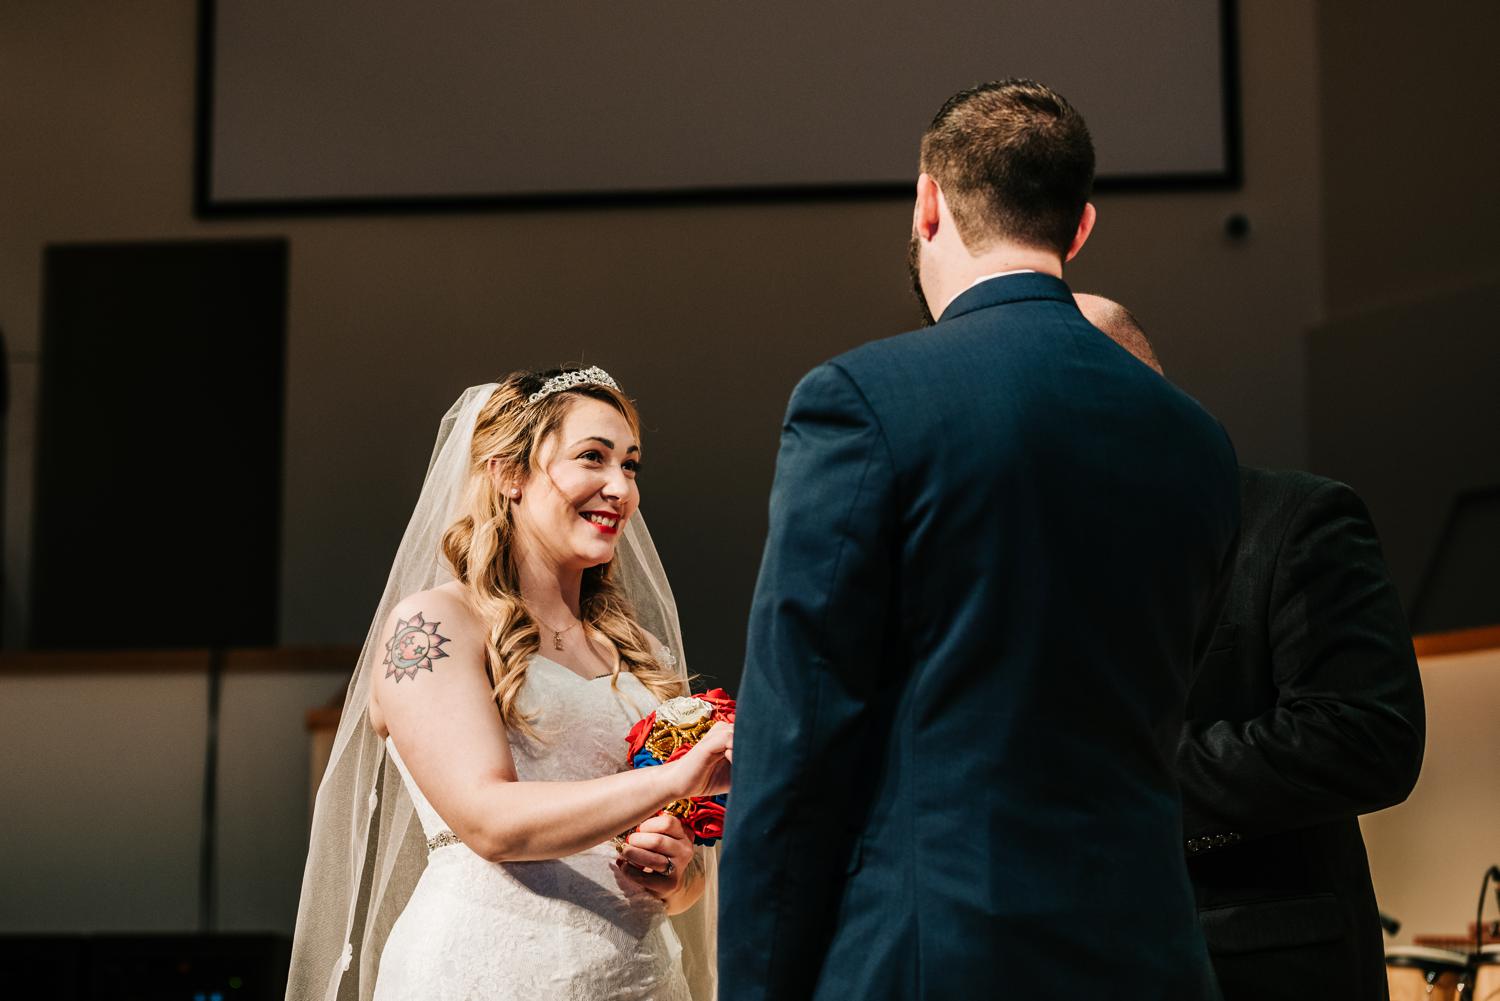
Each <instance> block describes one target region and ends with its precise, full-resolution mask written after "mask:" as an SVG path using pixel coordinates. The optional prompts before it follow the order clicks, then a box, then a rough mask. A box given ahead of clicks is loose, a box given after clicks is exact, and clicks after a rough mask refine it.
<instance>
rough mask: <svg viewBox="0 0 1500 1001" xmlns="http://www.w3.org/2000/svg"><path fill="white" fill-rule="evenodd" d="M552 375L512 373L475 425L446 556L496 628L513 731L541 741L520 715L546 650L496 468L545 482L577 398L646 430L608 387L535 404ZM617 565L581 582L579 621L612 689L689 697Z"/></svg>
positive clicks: (494, 641) (496, 657) (493, 676)
mask: <svg viewBox="0 0 1500 1001" xmlns="http://www.w3.org/2000/svg"><path fill="white" fill-rule="evenodd" d="M557 374H559V372H558V371H551V372H513V373H511V374H510V375H509V376H507V377H506V378H505V380H504V381H503V382H502V383H501V384H500V387H499V388H498V389H496V390H495V391H494V393H493V394H492V395H491V396H490V398H489V401H488V402H487V403H485V404H484V406H483V408H482V409H481V410H480V412H479V417H478V420H477V421H476V423H475V425H474V438H473V446H472V448H471V449H470V453H469V474H468V481H467V483H466V484H465V486H464V493H463V500H462V504H461V510H462V511H463V514H462V515H461V516H460V517H459V518H458V520H457V521H455V522H454V523H453V524H452V525H450V526H449V527H448V529H447V531H446V532H444V533H443V541H442V553H443V557H444V558H445V559H446V560H447V561H448V564H449V565H450V566H451V567H452V568H453V573H454V575H455V576H456V577H457V578H458V580H459V581H460V582H462V584H463V585H464V587H465V590H466V592H467V595H468V599H469V602H470V604H471V605H472V607H473V608H474V610H475V611H476V612H477V613H478V615H479V617H480V620H481V621H483V622H487V623H489V624H490V628H489V635H488V637H486V640H485V660H486V666H487V668H488V671H489V675H490V680H491V682H492V684H493V685H494V692H493V695H494V699H495V702H496V704H497V705H498V706H499V707H500V718H501V719H502V720H503V721H504V723H505V725H506V726H507V727H510V728H514V729H516V730H519V731H520V732H521V733H524V734H526V735H527V736H529V737H532V738H536V737H537V736H538V735H537V733H536V730H535V728H534V727H533V726H532V721H531V720H530V719H529V718H527V717H526V716H525V715H524V714H523V713H522V712H521V711H520V709H519V708H518V707H517V705H516V699H517V698H518V696H519V695H520V692H521V686H522V684H523V683H524V682H525V680H526V670H527V667H528V665H529V664H530V662H531V658H532V655H533V654H535V653H537V652H538V651H539V650H540V649H541V632H540V630H539V629H538V628H537V624H536V621H535V620H534V619H533V618H532V616H531V613H530V611H529V610H528V609H527V607H526V603H525V601H523V600H522V598H521V586H520V574H519V572H518V569H517V561H516V526H515V520H514V516H513V514H512V511H511V499H510V497H509V496H507V495H506V492H505V491H504V490H502V489H500V483H499V480H500V477H499V476H497V475H496V472H495V469H496V467H497V468H498V469H499V470H500V471H502V475H503V472H520V471H529V472H532V473H536V472H540V471H541V468H540V466H539V464H538V453H539V452H540V451H541V447H542V445H543V443H545V442H546V441H547V439H548V438H549V437H551V436H552V435H554V434H556V433H557V432H558V430H559V429H560V428H561V427H562V422H563V419H564V418H565V417H566V416H567V414H568V410H569V409H570V408H571V407H572V406H573V404H574V403H575V402H576V401H577V400H578V398H579V397H586V398H588V399H593V400H598V401H600V402H602V403H606V404H608V405H609V406H611V407H613V408H615V409H616V410H618V411H619V412H620V414H621V416H623V417H624V418H625V420H626V422H627V423H629V425H630V428H631V431H632V433H634V434H635V436H636V437H637V438H639V437H640V427H641V420H640V415H639V414H638V413H637V412H636V409H635V405H634V404H633V403H632V402H631V401H630V399H629V398H628V397H626V396H625V394H623V393H621V392H620V391H619V390H616V389H613V388H611V387H609V386H602V385H592V384H586V385H582V386H577V387H574V388H572V389H567V390H563V391H561V392H556V393H552V394H551V395H549V396H545V397H543V398H541V399H540V400H537V401H536V402H535V403H528V402H527V399H528V397H530V396H531V394H532V393H534V392H536V391H537V390H539V389H540V388H541V387H542V384H543V383H544V382H545V381H546V380H547V379H549V378H551V377H552V376H555V375H557ZM612 568H613V563H601V564H599V565H598V566H593V567H589V568H588V569H587V570H585V571H584V572H583V584H582V587H581V589H580V592H579V613H580V614H579V617H580V618H581V619H582V621H583V630H584V635H585V636H590V637H592V638H594V639H597V640H601V641H603V642H604V644H605V645H606V646H607V647H609V648H610V649H611V650H612V651H613V652H614V654H615V663H614V670H613V677H612V679H611V681H610V684H611V685H614V684H617V683H618V682H619V674H620V672H621V671H622V670H624V671H629V672H630V673H631V674H633V675H635V676H636V678H637V679H638V680H640V682H641V683H642V684H644V685H645V686H646V688H647V690H649V691H650V692H651V693H652V695H654V696H656V697H657V698H659V699H663V700H665V699H669V698H671V697H672V696H674V695H683V694H686V693H685V692H684V690H683V686H682V682H681V680H680V678H679V676H678V675H677V673H676V672H675V671H673V670H672V669H671V666H670V665H666V664H663V663H661V662H660V661H659V660H658V659H657V655H656V653H655V652H654V651H653V650H652V646H653V644H652V643H651V642H650V640H649V639H648V638H647V636H646V634H645V633H644V632H643V631H642V630H641V628H640V627H639V626H638V625H636V623H635V619H634V616H633V615H632V613H631V609H630V605H629V602H628V601H627V600H626V598H625V595H624V593H623V591H622V590H621V588H620V587H619V586H618V584H617V583H616V581H615V579H614V572H613V569H612Z"/></svg>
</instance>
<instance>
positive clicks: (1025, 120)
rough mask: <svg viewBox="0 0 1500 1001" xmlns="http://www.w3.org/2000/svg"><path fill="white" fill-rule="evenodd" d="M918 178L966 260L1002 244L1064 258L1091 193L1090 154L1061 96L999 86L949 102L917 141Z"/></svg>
mask: <svg viewBox="0 0 1500 1001" xmlns="http://www.w3.org/2000/svg"><path fill="white" fill-rule="evenodd" d="M921 168H922V170H923V172H925V173H927V174H930V175H931V176H932V178H933V179H934V180H935V181H937V183H938V186H939V187H941V188H942V190H943V193H944V195H945V196H946V198H947V201H948V209H949V211H950V212H951V213H952V214H953V221H954V224H955V225H956V226H957V227H958V234H959V236H961V237H962V238H963V242H964V245H965V246H967V247H968V248H969V250H970V251H971V252H973V253H978V252H981V251H983V250H985V249H987V248H988V247H989V245H990V244H992V243H995V242H997V241H1001V240H1004V241H1008V242H1012V243H1018V244H1022V245H1025V246H1029V247H1036V248H1041V249H1046V250H1049V251H1054V252H1056V253H1058V254H1059V255H1062V256H1065V255H1066V254H1067V252H1068V248H1069V246H1070V245H1071V243H1072V242H1073V237H1074V235H1075V234H1076V233H1077V232H1078V221H1079V219H1080V218H1081V217H1082V215H1083V211H1084V207H1085V206H1086V205H1087V204H1088V200H1089V194H1090V192H1091V190H1092V188H1093V184H1094V144H1093V140H1091V139H1090V138H1089V130H1088V126H1087V125H1085V124H1084V121H1083V116H1082V115H1080V114H1079V113H1078V112H1077V111H1075V110H1074V109H1073V106H1072V105H1071V104H1069V103H1068V102H1067V100H1065V99H1064V98H1063V97H1062V95H1060V94H1058V93H1057V92H1055V91H1053V90H1052V89H1051V88H1050V87H1047V86H1045V85H1043V84H1040V83H1036V82H1034V81H1032V80H1001V81H998V82H993V83H985V84H980V85H979V86H977V87H971V88H969V89H968V90H963V91H960V92H959V93H957V94H954V95H953V96H952V97H950V98H949V99H948V102H947V103H946V104H944V105H943V107H942V109H941V110H940V111H939V112H938V113H937V115H936V117H934V118H933V120H932V124H931V125H929V126H928V128H927V131H926V133H924V134H923V136H922V160H921Z"/></svg>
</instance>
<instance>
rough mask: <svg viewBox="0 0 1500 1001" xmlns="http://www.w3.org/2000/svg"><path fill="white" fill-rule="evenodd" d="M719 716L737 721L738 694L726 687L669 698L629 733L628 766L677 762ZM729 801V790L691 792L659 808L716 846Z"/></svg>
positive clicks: (702, 842) (705, 842) (697, 839)
mask: <svg viewBox="0 0 1500 1001" xmlns="http://www.w3.org/2000/svg"><path fill="white" fill-rule="evenodd" d="M721 721H722V722H725V723H733V722H734V699H732V698H730V697H729V695H728V694H727V693H726V692H725V691H724V689H722V688H711V689H709V690H708V691H706V692H704V693H703V694H702V695H679V696H678V697H677V698H675V699H668V700H667V701H665V702H663V703H662V704H661V705H659V706H657V707H656V711H655V712H653V713H650V714H649V715H647V716H646V718H645V719H642V720H641V721H640V722H639V723H637V724H636V725H635V726H634V727H632V728H631V730H630V734H629V735H628V736H627V737H626V738H625V742H626V743H627V744H629V745H630V751H629V758H630V767H631V768H649V767H651V766H652V765H663V764H666V763H667V762H668V761H675V760H676V759H678V758H680V757H682V756H683V755H684V754H686V753H687V752H688V749H689V748H691V747H692V746H693V745H694V744H696V743H698V740H699V738H701V737H702V736H703V735H704V734H705V733H707V732H708V730H709V728H710V727H711V726H713V725H714V724H715V723H718V722H721ZM728 801H729V796H728V795H727V794H720V795H718V796H692V797H689V798H688V799H679V800H674V801H673V802H671V803H668V804H667V805H666V806H665V807H664V808H663V809H662V810H660V811H659V813H665V814H670V815H672V816H674V817H676V818H678V819H679V820H681V821H682V824H683V826H684V827H686V828H687V830H688V833H689V834H691V835H692V836H693V844H695V845H704V846H709V845H716V844H718V843H719V839H720V838H721V837H723V836H724V804H725V803H727V802H728Z"/></svg>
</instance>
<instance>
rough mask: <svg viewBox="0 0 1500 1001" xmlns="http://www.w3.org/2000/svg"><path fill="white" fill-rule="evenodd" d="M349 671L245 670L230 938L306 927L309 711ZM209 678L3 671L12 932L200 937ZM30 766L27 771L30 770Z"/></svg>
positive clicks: (224, 912) (224, 821) (226, 888)
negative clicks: (302, 904)
mask: <svg viewBox="0 0 1500 1001" xmlns="http://www.w3.org/2000/svg"><path fill="white" fill-rule="evenodd" d="M345 681H346V677H345V671H344V670H342V669H339V670H331V671H325V670H318V671H307V672H297V671H284V670H232V671H230V672H228V673H227V674H226V675H225V676H224V685H223V690H222V696H221V698H222V703H221V705H222V709H221V713H220V719H219V767H218V786H219V789H218V803H219V809H218V812H217V828H218V836H217V839H216V842H215V844H216V854H217V860H218V867H217V870H216V871H217V873H218V876H217V883H218V906H217V908H216V910H215V913H214V921H215V925H216V927H217V928H218V929H219V930H221V931H265V930H277V931H285V932H290V931H291V928H292V922H293V920H294V919H295V917H296V909H297V894H298V891H299V889H300V887H301V885H302V866H303V861H304V860H305V858H306V855H307V833H308V826H307V825H308V802H309V789H308V785H309V779H308V735H307V732H306V730H305V728H304V726H303V716H304V713H305V711H306V710H307V709H310V708H313V707H315V706H318V705H322V704H323V703H325V702H327V701H328V699H329V698H330V697H331V696H334V695H335V694H340V693H342V691H343V687H344V683H345ZM207 699H208V688H207V682H206V680H205V675H204V674H203V673H202V672H194V671H183V670H180V669H178V670H153V669H151V668H150V667H149V666H148V667H145V668H144V669H142V670H137V671H132V672H130V673H128V674H122V673H121V672H120V671H118V670H110V671H101V672H99V673H88V672H76V671H70V672H69V673H67V674H63V675H54V676H46V675H42V674H26V675H16V674H4V673H0V708H3V712H4V725H0V758H3V760H5V761H8V762H12V766H11V767H7V768H6V769H4V770H3V771H0V803H4V804H5V807H4V820H3V822H0V934H4V933H7V932H70V931H101V932H108V931H192V930H194V929H196V928H197V927H198V883H199V881H198V873H199V850H200V838H201V834H202V809H203V763H204V750H205V747H204V745H205V737H206V720H207V712H206V708H207ZM16 762H19V763H20V767H15V764H14V763H16Z"/></svg>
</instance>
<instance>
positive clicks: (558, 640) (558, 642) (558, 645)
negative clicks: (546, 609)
mask: <svg viewBox="0 0 1500 1001" xmlns="http://www.w3.org/2000/svg"><path fill="white" fill-rule="evenodd" d="M531 617H532V618H533V619H536V621H537V622H539V623H541V624H542V625H544V626H547V628H548V629H551V630H552V649H554V650H561V649H562V648H563V644H562V638H563V637H564V636H566V635H567V634H568V633H570V632H572V631H573V630H574V629H577V628H578V627H579V625H581V624H582V621H583V620H582V619H575V620H574V621H573V624H572V625H571V626H569V627H568V628H566V629H554V628H553V627H552V626H550V625H547V623H545V622H542V618H541V616H539V615H537V614H536V613H535V612H532V613H531Z"/></svg>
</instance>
